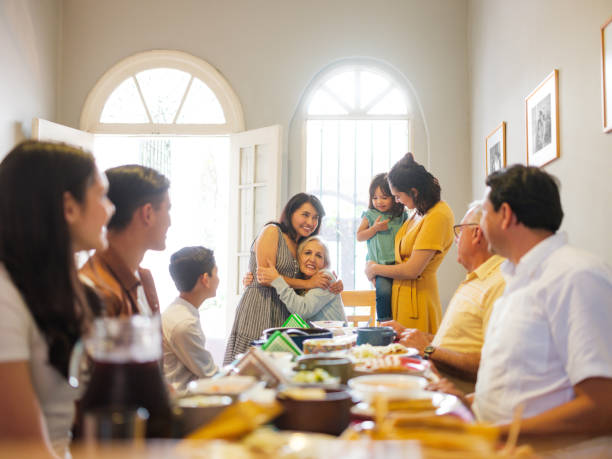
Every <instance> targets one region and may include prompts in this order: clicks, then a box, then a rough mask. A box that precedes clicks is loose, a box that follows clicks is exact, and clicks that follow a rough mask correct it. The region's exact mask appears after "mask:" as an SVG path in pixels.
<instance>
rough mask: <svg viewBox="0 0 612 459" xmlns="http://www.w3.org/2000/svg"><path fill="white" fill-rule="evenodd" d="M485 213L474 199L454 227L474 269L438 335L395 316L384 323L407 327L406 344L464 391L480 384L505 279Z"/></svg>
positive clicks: (462, 259) (460, 256)
mask: <svg viewBox="0 0 612 459" xmlns="http://www.w3.org/2000/svg"><path fill="white" fill-rule="evenodd" d="M481 216H482V203H481V202H474V203H472V204H470V206H469V209H468V211H467V213H466V214H465V216H464V217H463V220H461V223H460V224H458V225H455V226H454V228H453V230H454V232H455V242H456V243H457V261H458V262H459V263H461V264H462V265H463V267H464V268H465V269H466V270H467V272H468V274H467V276H466V278H465V280H464V281H463V282H462V283H461V284H460V285H459V287H458V288H457V291H456V292H455V294H454V295H453V298H452V299H451V300H450V303H449V304H448V307H447V309H446V313H445V314H444V318H443V319H442V323H441V324H440V328H439V329H438V332H437V333H436V334H435V336H434V335H431V334H429V333H424V332H422V331H420V330H416V329H405V328H403V327H402V326H401V325H400V324H399V323H397V322H395V321H390V322H384V323H382V325H387V326H391V327H393V328H394V329H395V330H396V331H397V332H398V333H401V339H400V342H401V343H402V344H404V345H405V346H409V347H414V348H416V349H418V351H419V353H420V354H421V355H422V356H424V357H425V358H428V359H431V361H432V362H434V363H435V364H436V367H437V368H438V369H439V370H440V371H441V372H442V373H443V374H444V375H445V376H447V377H448V378H449V379H450V380H451V381H452V382H454V383H455V385H456V386H457V387H460V388H461V389H462V390H464V391H473V389H474V381H476V374H477V372H478V365H479V363H480V349H481V348H482V344H483V342H484V335H485V330H486V327H487V323H488V320H489V317H490V315H491V310H492V307H493V303H494V302H495V300H496V299H497V298H498V297H499V296H500V295H501V294H502V292H503V290H504V285H505V284H504V279H503V277H502V275H501V273H500V270H499V267H500V265H501V263H502V262H503V261H504V259H503V258H502V257H500V256H499V255H493V254H492V253H491V252H490V251H489V243H488V241H487V240H486V238H485V237H484V233H483V232H482V229H481V228H480V226H479V223H478V222H479V221H480V218H481Z"/></svg>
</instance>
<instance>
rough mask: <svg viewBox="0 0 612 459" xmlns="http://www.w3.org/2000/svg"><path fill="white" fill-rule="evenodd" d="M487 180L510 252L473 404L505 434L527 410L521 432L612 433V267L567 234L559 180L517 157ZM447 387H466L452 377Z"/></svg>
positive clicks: (503, 244) (495, 234)
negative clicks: (518, 162) (574, 243)
mask: <svg viewBox="0 0 612 459" xmlns="http://www.w3.org/2000/svg"><path fill="white" fill-rule="evenodd" d="M486 183H487V190H486V200H485V202H484V206H483V215H482V219H481V223H480V224H481V227H482V229H483V231H484V232H485V234H486V236H487V238H488V240H489V244H490V246H491V249H492V250H493V251H494V252H495V253H498V254H501V255H504V256H506V257H507V258H508V260H507V261H506V262H504V263H503V264H502V266H501V271H502V274H503V276H504V278H505V279H506V289H505V291H504V293H503V295H502V296H501V297H500V298H499V299H498V300H497V302H496V303H495V308H494V310H493V313H492V315H491V319H490V321H489V326H488V329H487V335H486V340H485V344H484V346H483V348H482V359H481V363H480V368H479V371H478V382H477V383H476V391H475V393H474V397H473V403H472V409H473V411H474V413H475V414H476V416H477V418H478V419H479V420H481V421H486V422H491V423H494V424H499V425H500V430H501V432H502V434H507V433H508V431H509V425H510V423H511V422H512V420H513V417H514V416H515V413H522V417H523V420H522V422H521V435H523V434H525V435H550V434H564V435H565V436H567V434H588V435H593V434H608V435H609V434H610V432H612V395H611V394H612V333H610V330H611V329H612V268H611V267H610V266H609V265H608V264H606V263H604V262H603V261H602V260H600V259H598V258H597V257H595V256H593V255H591V254H589V253H587V252H584V251H582V250H579V249H577V248H574V247H572V246H570V245H569V244H568V243H567V237H566V235H565V234H564V233H562V232H558V230H559V227H560V226H561V221H562V219H563V209H562V208H561V199H560V196H559V189H558V185H557V182H556V179H555V178H553V177H552V176H550V175H549V174H547V173H546V172H544V171H543V170H541V169H539V168H537V167H526V166H522V165H515V166H512V167H510V168H508V169H505V170H503V171H501V172H494V173H492V174H491V175H489V177H488V178H487V182H486ZM437 389H439V390H443V391H446V392H451V393H454V394H455V395H461V394H460V393H458V392H457V391H455V390H454V389H453V387H452V386H451V385H450V384H448V383H447V382H445V381H444V380H443V381H441V383H440V384H438V387H437ZM604 455H605V454H604Z"/></svg>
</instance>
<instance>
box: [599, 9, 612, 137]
mask: <svg viewBox="0 0 612 459" xmlns="http://www.w3.org/2000/svg"><path fill="white" fill-rule="evenodd" d="M601 108H602V121H603V131H604V132H612V17H610V19H608V20H607V21H606V22H605V24H604V25H602V26H601Z"/></svg>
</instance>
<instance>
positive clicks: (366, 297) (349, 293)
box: [340, 290, 376, 327]
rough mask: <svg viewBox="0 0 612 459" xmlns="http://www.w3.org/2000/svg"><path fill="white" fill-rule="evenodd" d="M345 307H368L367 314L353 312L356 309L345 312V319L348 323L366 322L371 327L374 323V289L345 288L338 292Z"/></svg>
mask: <svg viewBox="0 0 612 459" xmlns="http://www.w3.org/2000/svg"><path fill="white" fill-rule="evenodd" d="M340 295H341V296H342V303H344V307H345V308H364V307H369V308H370V313H369V314H355V312H356V309H353V310H352V311H351V312H353V314H347V315H346V320H347V322H348V323H349V325H350V324H351V323H352V325H353V326H354V327H358V326H359V322H366V323H367V324H368V325H371V326H372V327H373V326H375V325H376V291H375V290H346V291H344V292H342V293H341V294H340Z"/></svg>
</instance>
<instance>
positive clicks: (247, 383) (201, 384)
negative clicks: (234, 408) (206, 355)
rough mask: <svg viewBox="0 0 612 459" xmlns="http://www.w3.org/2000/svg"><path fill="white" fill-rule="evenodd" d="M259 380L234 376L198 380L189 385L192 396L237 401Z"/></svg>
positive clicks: (188, 390)
mask: <svg viewBox="0 0 612 459" xmlns="http://www.w3.org/2000/svg"><path fill="white" fill-rule="evenodd" d="M256 384H257V379H255V378H254V377H253V376H241V375H232V376H224V377H221V378H208V379H197V380H195V381H191V382H190V383H189V384H187V393H188V394H191V395H226V396H228V397H231V398H232V399H233V400H236V399H237V398H238V396H240V394H242V393H244V392H245V391H247V390H249V389H251V388H253V387H254V386H255V385H256Z"/></svg>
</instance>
